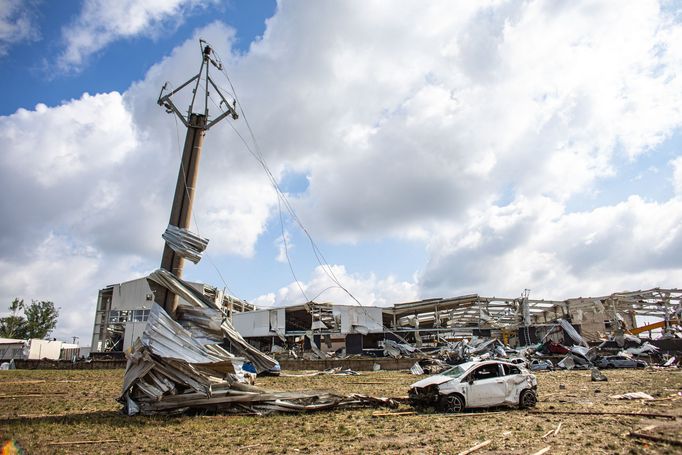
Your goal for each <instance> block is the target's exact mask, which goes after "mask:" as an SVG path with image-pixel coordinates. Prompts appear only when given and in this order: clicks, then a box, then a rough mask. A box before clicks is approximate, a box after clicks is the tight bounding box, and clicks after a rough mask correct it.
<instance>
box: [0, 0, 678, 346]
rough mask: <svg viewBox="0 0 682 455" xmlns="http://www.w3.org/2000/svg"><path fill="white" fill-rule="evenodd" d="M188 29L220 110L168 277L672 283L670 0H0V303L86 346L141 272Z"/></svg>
mask: <svg viewBox="0 0 682 455" xmlns="http://www.w3.org/2000/svg"><path fill="white" fill-rule="evenodd" d="M199 39H204V40H206V41H207V42H208V43H210V44H211V46H212V47H213V49H214V50H215V51H216V55H217V57H218V58H219V59H220V61H221V62H222V63H223V65H224V69H225V73H224V74H223V73H220V72H217V71H215V72H213V73H212V74H213V76H214V77H215V80H216V82H217V84H218V85H219V87H221V88H222V89H223V90H224V91H225V93H226V97H227V98H228V99H230V100H232V99H233V98H235V95H236V98H238V100H239V106H240V108H241V109H243V112H244V114H245V115H243V116H241V117H240V118H239V119H237V120H234V121H233V120H228V119H226V120H223V121H222V122H221V123H220V124H217V125H216V126H214V127H213V128H212V129H211V130H209V131H208V133H207V135H206V140H205V143H204V149H203V153H202V159H201V163H200V170H199V180H198V185H197V190H196V202H195V210H194V223H193V226H192V230H193V231H194V232H197V233H199V234H200V235H202V236H205V237H207V238H209V239H210V243H209V246H208V250H207V252H206V253H205V255H204V258H203V259H202V261H201V262H200V263H199V264H198V265H193V264H191V263H190V264H187V265H186V266H185V277H186V278H187V279H189V280H194V281H202V282H206V283H210V284H212V285H215V286H217V287H219V288H223V287H224V288H226V289H227V290H228V292H230V293H231V294H232V295H235V296H237V297H240V298H243V299H246V300H249V301H251V302H254V303H256V304H257V305H260V306H273V305H287V304H295V303H302V302H304V301H305V300H306V299H313V298H314V299H316V300H318V301H332V302H337V303H349V304H357V302H356V300H355V299H357V301H359V302H360V303H361V304H363V305H387V304H391V303H397V302H405V301H411V300H415V299H420V298H431V297H449V296H456V295H462V294H470V293H478V294H481V295H485V296H498V297H500V296H502V297H516V296H519V295H520V294H521V292H522V291H523V290H524V289H530V290H531V297H534V298H547V299H565V298H569V297H578V296H599V295H606V294H610V293H612V292H616V291H624V290H637V289H648V288H651V287H656V286H660V287H680V283H681V282H682V228H681V226H682V128H681V126H682V4H681V3H680V2H676V1H660V2H658V1H653V0H651V1H649V0H638V1H623V2H617V4H616V3H615V2H612V1H594V0H592V1H574V2H555V1H539V0H525V1H505V0H494V1H480V2H456V3H453V2H450V1H435V0H434V1H429V2H415V1H395V2H383V1H372V0H365V1H351V0H344V1H335V2H332V1H319V2H301V1H298V2H294V1H287V0H280V1H278V2H274V1H258V2H252V1H241V0H231V1H217V0H216V1H206V0H205V1H202V2H198V1H195V0H119V1H116V2H110V1H105V0H84V1H76V0H65V1H60V2H50V1H39V0H27V1H22V0H0V87H2V96H1V97H0V142H1V143H2V144H3V147H2V149H1V150H0V182H2V183H3V187H4V197H2V198H1V199H0V201H1V202H0V204H1V206H0V208H1V209H2V213H3V216H2V217H0V313H1V312H2V311H3V310H5V309H6V306H8V305H9V303H10V301H11V300H12V299H13V298H15V297H19V298H23V299H26V300H27V301H30V300H32V299H35V300H52V301H54V302H55V305H56V306H57V307H59V308H60V318H59V323H58V325H57V328H56V330H55V332H54V336H56V337H58V338H60V339H65V340H70V339H71V337H73V336H78V337H80V340H81V344H84V345H86V344H89V343H90V339H91V336H92V324H93V319H94V312H95V303H96V298H97V291H98V290H99V289H100V288H102V287H104V286H106V285H108V284H112V283H118V282H122V281H127V280H131V279H135V278H139V277H143V276H145V275H146V274H148V273H149V272H150V271H152V270H154V269H155V268H157V267H158V266H159V263H160V259H161V252H162V248H163V240H162V239H161V234H162V233H163V231H164V230H165V228H166V225H167V223H168V215H169V212H170V206H171V201H172V196H173V191H174V186H175V180H176V177H177V172H178V167H179V153H180V147H181V145H182V142H183V140H184V135H185V130H184V128H183V127H182V125H181V124H179V123H178V122H177V121H176V120H175V118H174V116H173V115H171V114H167V113H166V112H165V111H164V109H161V108H160V107H159V106H158V105H157V104H156V99H157V97H158V95H159V91H160V89H161V87H162V86H163V85H164V83H165V82H166V81H168V82H169V86H170V87H177V86H178V85H180V84H181V83H182V82H184V81H185V80H187V79H189V78H190V77H192V76H193V75H195V74H196V73H197V72H198V69H199V65H200V62H201V56H200V52H199V49H200V48H199ZM225 74H226V75H227V76H229V78H230V80H231V82H232V83H233V86H234V92H236V93H233V90H232V88H231V87H230V85H229V82H228V80H227V78H226V76H225ZM178 103H179V104H180V105H181V108H183V109H186V107H187V106H186V104H188V103H187V102H186V99H183V98H180V99H179V101H178ZM209 107H210V108H211V109H213V110H212V111H211V112H216V110H215V106H213V105H211V106H209ZM210 115H213V114H210ZM247 121H248V125H247ZM248 126H250V127H251V131H252V132H253V138H252V137H251V135H250V132H249V129H248ZM241 138H244V140H242V139H241ZM254 139H255V143H254ZM247 146H248V147H247ZM256 151H257V152H258V153H260V154H262V157H263V159H264V161H265V163H266V164H267V168H268V170H269V171H270V172H271V173H272V175H273V176H274V179H275V180H276V181H277V184H278V185H279V187H280V188H281V189H282V191H283V192H284V194H285V195H286V198H287V201H288V203H289V204H290V206H291V207H292V208H293V210H294V212H295V214H296V216H297V219H298V220H300V224H299V223H298V222H297V221H296V219H294V218H293V217H292V216H291V215H290V214H289V213H288V212H287V211H286V210H281V208H282V205H281V202H279V203H278V198H277V195H276V192H275V191H274V189H273V187H272V185H271V183H270V180H269V179H268V176H267V174H266V172H265V171H264V169H263V168H262V167H261V165H260V164H259V162H258V161H257V160H256V159H255V158H254V157H253V155H252V153H251V152H254V153H255V152H256ZM301 226H303V227H305V231H303V230H302V228H301ZM306 232H307V233H308V234H309V235H310V237H311V238H312V239H313V241H314V245H315V247H316V248H317V250H315V249H314V247H313V246H312V244H311V241H310V239H309V238H308V236H307V234H306ZM285 246H286V247H285ZM316 251H317V254H316ZM287 255H288V257H289V261H287ZM289 262H290V264H291V265H289ZM341 286H342V287H343V288H345V289H346V290H348V291H349V292H348V293H346V292H345V291H344V290H343V289H341ZM349 294H352V296H353V297H354V298H353V297H351V296H350V295H349ZM3 302H4V303H3ZM5 313H6V312H5Z"/></svg>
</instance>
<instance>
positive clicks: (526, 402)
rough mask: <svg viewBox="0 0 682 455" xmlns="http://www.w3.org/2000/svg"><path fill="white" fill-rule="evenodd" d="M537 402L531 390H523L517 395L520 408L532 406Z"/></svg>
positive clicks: (536, 397)
mask: <svg viewBox="0 0 682 455" xmlns="http://www.w3.org/2000/svg"><path fill="white" fill-rule="evenodd" d="M537 402H538V396H537V395H536V394H535V392H534V391H532V390H528V389H526V390H524V391H523V392H521V397H519V407H520V408H522V409H526V408H533V407H535V405H536V404H537Z"/></svg>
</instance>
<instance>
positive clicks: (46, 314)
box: [24, 300, 59, 338]
mask: <svg viewBox="0 0 682 455" xmlns="http://www.w3.org/2000/svg"><path fill="white" fill-rule="evenodd" d="M24 314H25V315H26V335H27V337H28V338H45V337H46V336H48V335H49V334H50V333H51V332H52V330H54V328H55V327H56V326H57V318H58V317H59V310H57V309H56V308H55V307H54V303H52V302H50V301H47V300H40V301H38V300H31V304H30V305H28V306H26V305H24Z"/></svg>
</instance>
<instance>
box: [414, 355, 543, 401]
mask: <svg viewBox="0 0 682 455" xmlns="http://www.w3.org/2000/svg"><path fill="white" fill-rule="evenodd" d="M537 386H538V383H537V380H536V378H535V375H533V374H531V373H530V372H528V370H526V369H525V368H523V367H520V366H518V365H514V364H512V363H509V362H502V361H496V360H488V361H484V362H467V363H463V364H461V365H457V366H455V367H453V368H450V369H449V370H446V371H444V372H442V373H440V374H437V375H435V376H430V377H428V378H426V379H422V380H421V381H418V382H415V383H414V384H412V386H411V387H410V391H409V398H410V403H411V404H412V405H413V406H415V407H427V406H428V407H436V408H438V409H440V410H442V411H445V412H460V411H463V410H464V409H466V408H487V407H492V406H503V405H512V406H519V407H521V408H530V407H533V406H535V404H536V403H537V400H538V398H537Z"/></svg>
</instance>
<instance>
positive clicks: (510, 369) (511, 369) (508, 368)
mask: <svg viewBox="0 0 682 455" xmlns="http://www.w3.org/2000/svg"><path fill="white" fill-rule="evenodd" d="M502 369H503V371H504V375H505V376H509V375H512V374H521V370H519V368H518V367H515V366H512V365H502Z"/></svg>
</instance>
